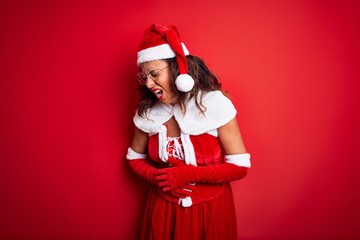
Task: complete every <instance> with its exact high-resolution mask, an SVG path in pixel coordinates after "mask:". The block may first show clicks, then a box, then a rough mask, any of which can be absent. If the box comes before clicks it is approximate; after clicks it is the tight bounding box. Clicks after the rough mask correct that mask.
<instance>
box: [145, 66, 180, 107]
mask: <svg viewBox="0 0 360 240" xmlns="http://www.w3.org/2000/svg"><path fill="white" fill-rule="evenodd" d="M140 69H141V72H140V73H139V75H140V77H139V78H140V79H141V80H142V82H143V83H144V84H145V86H146V87H147V88H148V89H149V90H150V91H151V92H152V93H153V94H154V95H155V96H156V97H157V98H158V99H159V101H161V102H163V103H165V104H175V103H176V101H177V99H176V96H175V93H174V92H173V91H172V90H171V89H172V88H171V84H172V77H171V72H170V67H169V64H168V63H167V62H166V61H164V60H156V61H150V62H145V63H142V64H140ZM141 75H142V76H141Z"/></svg>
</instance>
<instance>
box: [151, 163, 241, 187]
mask: <svg viewBox="0 0 360 240" xmlns="http://www.w3.org/2000/svg"><path fill="white" fill-rule="evenodd" d="M246 174H247V168H245V167H239V166H236V165H235V164H232V163H224V164H220V165H211V166H201V167H196V166H192V165H185V164H184V165H180V166H175V167H171V168H164V169H160V170H159V171H157V172H156V173H155V181H157V182H158V186H159V187H162V189H163V190H164V191H171V190H172V189H175V188H178V187H179V186H184V185H186V184H188V183H198V182H201V183H227V182H231V181H235V180H239V179H241V178H243V177H245V176H246Z"/></svg>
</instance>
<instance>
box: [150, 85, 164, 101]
mask: <svg viewBox="0 0 360 240" xmlns="http://www.w3.org/2000/svg"><path fill="white" fill-rule="evenodd" d="M150 90H151V92H152V93H153V94H154V95H155V96H156V97H157V98H158V99H159V100H162V99H163V93H164V90H163V89H161V88H151V89H150ZM159 91H161V92H162V93H161V94H159Z"/></svg>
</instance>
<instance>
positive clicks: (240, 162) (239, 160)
mask: <svg viewBox="0 0 360 240" xmlns="http://www.w3.org/2000/svg"><path fill="white" fill-rule="evenodd" d="M224 159H225V162H226V163H232V164H235V165H236V166H239V167H246V168H250V167H251V162H250V154H249V153H241V154H232V155H225V157H224Z"/></svg>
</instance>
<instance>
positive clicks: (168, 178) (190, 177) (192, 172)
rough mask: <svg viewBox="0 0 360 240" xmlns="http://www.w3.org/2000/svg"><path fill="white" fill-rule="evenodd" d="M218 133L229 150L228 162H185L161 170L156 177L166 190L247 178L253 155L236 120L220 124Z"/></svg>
mask: <svg viewBox="0 0 360 240" xmlns="http://www.w3.org/2000/svg"><path fill="white" fill-rule="evenodd" d="M218 133H219V140H220V143H221V145H222V147H223V149H224V151H225V163H224V164H220V165H211V166H201V167H196V166H192V165H181V166H177V167H173V168H167V169H162V170H159V172H157V173H156V177H155V179H156V181H159V186H160V187H163V190H164V191H170V190H172V189H173V188H176V187H177V186H181V185H184V184H186V183H190V182H203V183H226V182H230V181H235V180H239V179H241V178H243V177H245V176H246V174H247V168H249V167H250V155H249V154H247V153H246V149H245V146H244V143H243V140H242V138H241V134H240V130H239V127H238V124H237V121H236V119H235V118H234V119H232V120H231V121H230V122H228V123H227V124H226V125H224V126H222V127H220V128H219V129H218ZM173 165H176V163H173Z"/></svg>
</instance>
